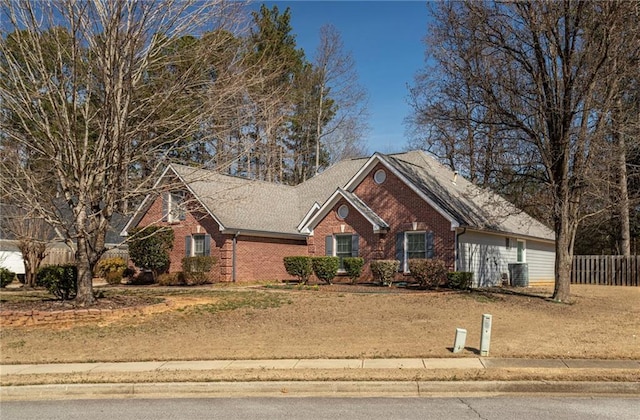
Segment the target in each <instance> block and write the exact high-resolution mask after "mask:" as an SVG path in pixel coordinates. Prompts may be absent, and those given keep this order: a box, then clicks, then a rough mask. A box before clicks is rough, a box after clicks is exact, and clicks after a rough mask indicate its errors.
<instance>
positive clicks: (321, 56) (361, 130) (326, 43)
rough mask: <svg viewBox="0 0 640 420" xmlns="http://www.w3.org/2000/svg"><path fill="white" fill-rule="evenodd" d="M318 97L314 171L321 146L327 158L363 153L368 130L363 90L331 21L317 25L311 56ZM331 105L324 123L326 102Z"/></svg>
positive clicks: (316, 170) (366, 98)
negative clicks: (325, 151) (330, 113)
mask: <svg viewBox="0 0 640 420" xmlns="http://www.w3.org/2000/svg"><path fill="white" fill-rule="evenodd" d="M313 67H314V70H315V74H316V76H315V77H316V89H317V91H318V92H317V97H316V100H317V101H318V103H317V105H316V106H315V108H314V109H315V117H316V124H315V128H316V133H315V147H316V151H315V172H316V174H317V173H318V171H319V170H320V150H321V146H322V145H323V144H324V146H325V147H326V148H327V149H328V151H329V152H330V153H329V154H330V161H333V162H335V161H337V160H340V159H343V158H346V157H353V156H362V155H363V154H365V153H366V147H365V146H364V144H363V142H362V139H363V137H364V135H365V134H366V131H367V117H368V113H367V104H368V96H367V92H366V90H365V89H364V88H363V87H362V85H360V83H359V81H358V73H357V71H356V63H355V60H354V59H353V56H352V55H351V53H350V52H349V51H346V50H345V48H344V44H343V42H342V37H341V35H340V32H338V30H337V29H336V28H335V27H334V26H332V25H324V26H322V27H321V28H320V43H319V45H318V48H317V49H316V53H315V55H314V57H313ZM329 101H331V104H332V106H333V108H334V111H333V115H332V117H331V118H330V119H329V120H328V121H327V123H326V124H323V118H324V112H326V109H327V103H328V102H329Z"/></svg>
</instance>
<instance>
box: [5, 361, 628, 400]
mask: <svg viewBox="0 0 640 420" xmlns="http://www.w3.org/2000/svg"><path fill="white" fill-rule="evenodd" d="M314 369H339V370H351V369H354V370H361V369H425V370H427V369H454V370H455V369H459V370H460V372H461V373H462V372H464V371H465V370H478V369H481V370H490V369H536V370H540V369H542V370H545V369H550V370H551V369H553V370H561V371H562V370H566V371H567V372H571V371H572V370H578V369H580V370H582V371H584V369H600V370H601V369H605V370H609V369H625V370H629V369H631V370H637V371H638V375H637V378H638V380H634V381H632V382H611V381H594V382H590V381H548V380H527V381H523V380H514V381H509V380H506V381H504V380H503V381H483V380H477V381H475V380H472V381H470V380H467V381H457V380H439V381H437V380H436V381H425V380H417V379H414V380H404V381H402V380H401V381H397V380H396V381H393V380H380V381H374V380H363V381H358V380H356V381H344V380H335V381H334V380H297V381H291V380H268V379H267V380H264V379H262V380H261V379H260V376H259V375H258V376H257V377H256V379H255V380H251V381H235V380H231V381H202V382H157V383H153V382H152V383H145V382H144V381H141V382H136V381H131V382H127V383H62V384H54V385H10V386H2V387H0V401H3V402H4V401H18V400H24V401H34V400H59V399H96V398H192V397H198V398H220V397H235V398H238V397H366V398H370V397H461V396H468V397H477V396H496V395H534V394H536V395H541V394H545V395H547V394H553V395H556V396H560V395H572V396H582V397H586V396H596V395H597V396H610V395H616V396H618V397H619V396H625V397H628V398H639V397H640V360H588V359H582V360H577V359H499V358H488V357H471V358H442V359H421V358H419V359H281V360H277V359H276V360H199V361H164V362H102V363H58V364H24V365H0V377H4V379H6V378H7V376H9V375H11V376H13V375H46V374H54V375H56V374H60V375H64V374H77V373H92V374H105V375H108V374H109V373H111V374H121V373H133V374H135V373H143V372H198V371H207V370H208V371H211V370H219V371H225V370H227V371H232V372H234V371H235V372H237V371H239V370H252V372H254V371H258V372H263V371H266V370H273V371H282V370H300V371H302V370H314ZM62 380H63V379H62Z"/></svg>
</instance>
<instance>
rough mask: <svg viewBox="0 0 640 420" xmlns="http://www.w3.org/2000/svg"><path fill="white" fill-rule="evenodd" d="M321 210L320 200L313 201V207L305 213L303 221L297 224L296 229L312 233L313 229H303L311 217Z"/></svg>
mask: <svg viewBox="0 0 640 420" xmlns="http://www.w3.org/2000/svg"><path fill="white" fill-rule="evenodd" d="M318 210H320V204H318V202H317V201H316V202H315V203H313V205H312V206H311V208H310V209H309V211H308V212H307V214H305V216H304V218H303V219H302V221H301V222H300V224H299V225H298V226H296V229H297V230H298V232H301V233H311V231H310V230H309V229H306V231H303V229H304V228H305V226H306V224H307V222H308V221H309V219H310V218H311V217H312V216H313V215H314V214H316V212H317V211H318Z"/></svg>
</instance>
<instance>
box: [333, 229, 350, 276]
mask: <svg viewBox="0 0 640 420" xmlns="http://www.w3.org/2000/svg"><path fill="white" fill-rule="evenodd" d="M352 243H353V242H352V239H351V235H337V236H336V257H338V258H340V270H344V258H345V257H350V256H351V255H352V251H353V248H352Z"/></svg>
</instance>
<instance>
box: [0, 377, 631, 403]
mask: <svg viewBox="0 0 640 420" xmlns="http://www.w3.org/2000/svg"><path fill="white" fill-rule="evenodd" d="M541 393H542V394H562V395H581V396H585V395H618V396H628V397H639V396H640V382H567V381H557V382H548V381H460V382H445V381H442V382H440V381H431V382H426V381H418V382H415V381H380V382H376V381H363V382H358V381H349V382H347V381H335V382H323V381H309V382H304V381H300V382H298V381H274V382H167V383H123V384H114V383H107V384H69V385H25V386H7V387H2V388H0V400H2V401H18V400H59V399H96V398H123V397H124V398H152V397H153V398H195V397H208V398H214V397H240V396H244V397H247V396H252V397H310V396H316V397H435V396H451V397H452V396H460V395H466V396H471V395H501V394H541Z"/></svg>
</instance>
